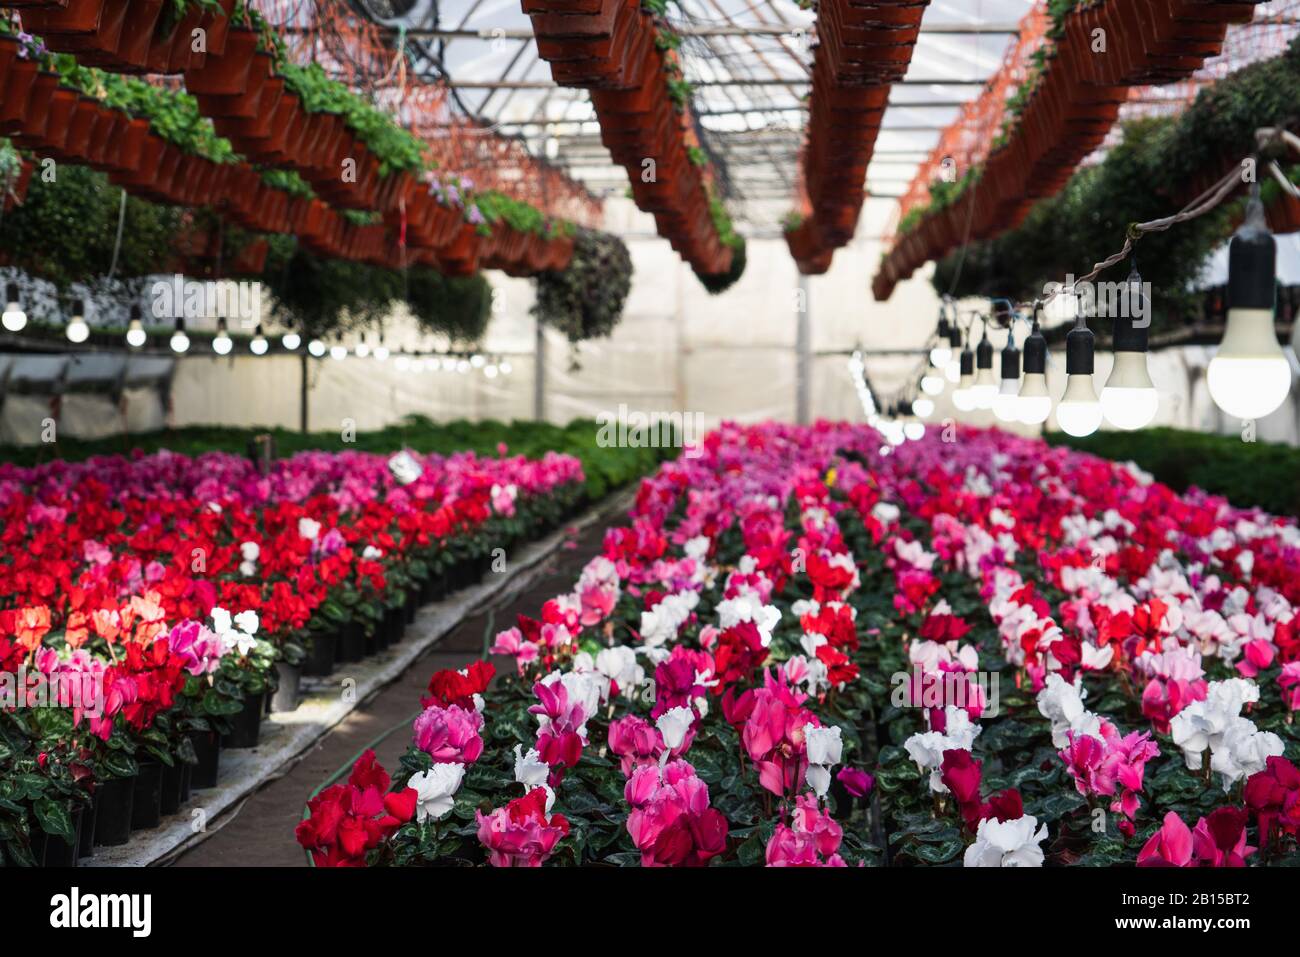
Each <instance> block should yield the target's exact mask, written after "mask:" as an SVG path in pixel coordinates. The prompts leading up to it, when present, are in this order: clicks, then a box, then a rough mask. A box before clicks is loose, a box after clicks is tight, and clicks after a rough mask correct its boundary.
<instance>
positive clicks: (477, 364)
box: [469, 352, 487, 369]
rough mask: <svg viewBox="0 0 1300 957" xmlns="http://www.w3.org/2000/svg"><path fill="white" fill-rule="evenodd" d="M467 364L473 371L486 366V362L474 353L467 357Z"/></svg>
mask: <svg viewBox="0 0 1300 957" xmlns="http://www.w3.org/2000/svg"><path fill="white" fill-rule="evenodd" d="M469 364H470V365H471V366H473V367H474V368H475V369H482V368H483V367H484V366H485V365H487V360H486V359H484V358H483V357H482V356H481V355H479V354H478V353H477V352H476V353H474V354H473V355H472V356H470V357H469Z"/></svg>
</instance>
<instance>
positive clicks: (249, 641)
mask: <svg viewBox="0 0 1300 957" xmlns="http://www.w3.org/2000/svg"><path fill="white" fill-rule="evenodd" d="M211 615H212V624H213V630H214V631H215V632H216V633H217V635H218V636H219V637H220V638H221V639H222V641H223V642H224V643H225V645H226V648H227V651H226V653H225V654H224V655H222V657H221V664H220V665H219V666H218V668H217V671H216V674H215V676H214V681H213V685H214V687H216V686H220V687H222V688H223V690H225V691H227V692H228V693H238V694H239V696H240V698H241V699H242V702H243V704H242V706H241V707H240V709H239V711H238V712H236V713H234V714H233V715H232V716H231V721H230V730H229V731H227V732H226V734H225V736H224V737H223V738H222V746H223V747H227V748H254V747H257V742H258V740H259V738H260V736H261V725H262V709H263V704H264V699H265V697H266V694H267V692H269V691H273V690H274V678H273V677H272V676H273V675H274V674H275V656H276V649H275V646H274V645H272V644H271V643H270V642H269V641H266V640H265V639H263V638H258V637H256V635H257V630H258V619H257V613H256V612H253V611H243V612H240V613H239V614H237V615H233V616H232V615H231V614H230V613H229V612H228V611H226V610H225V609H223V608H214V609H212V612H211Z"/></svg>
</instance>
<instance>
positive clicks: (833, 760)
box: [297, 423, 1300, 866]
mask: <svg viewBox="0 0 1300 957" xmlns="http://www.w3.org/2000/svg"><path fill="white" fill-rule="evenodd" d="M955 439H956V441H955V442H946V441H944V440H943V438H942V437H940V436H938V435H935V434H933V433H932V434H931V436H929V437H927V438H925V439H923V440H921V441H919V442H911V443H907V444H905V445H902V446H900V447H891V446H887V445H886V446H882V444H881V439H880V437H879V436H878V434H876V433H875V432H874V431H873V430H871V429H869V428H867V427H862V426H850V425H835V424H829V423H819V424H818V425H816V426H814V427H811V428H802V427H792V426H781V425H771V424H768V425H760V426H755V427H749V428H742V427H739V426H733V425H729V426H726V427H724V428H723V429H722V430H721V431H719V432H716V433H713V434H711V435H710V436H708V438H707V439H706V440H705V443H704V449H703V452H702V454H701V455H700V456H699V457H697V458H682V459H680V460H678V461H675V462H671V463H668V464H665V465H664V466H662V467H661V468H660V469H659V471H658V472H657V473H656V475H654V476H653V477H652V478H649V479H646V480H644V481H643V482H642V485H641V487H640V490H639V493H638V496H637V501H636V505H635V507H634V509H633V511H632V514H631V524H630V526H628V527H621V528H613V529H610V530H609V531H608V532H607V534H606V537H605V542H604V548H603V552H602V554H601V555H599V556H597V557H595V558H593V559H592V560H591V561H590V562H589V563H588V564H587V565H586V567H585V568H584V570H583V572H582V574H581V577H580V579H579V581H578V582H577V583H576V584H575V587H574V589H573V591H572V592H569V593H567V594H564V595H560V596H557V597H556V598H554V599H552V600H550V601H548V602H547V603H546V604H545V605H544V606H543V608H542V609H541V610H540V612H539V615H538V617H537V618H536V619H533V618H528V617H523V616H521V617H520V619H519V621H518V623H517V625H516V626H515V627H512V628H509V629H507V630H505V631H502V632H501V633H499V634H498V635H497V637H496V640H495V644H494V645H493V647H492V653H493V655H494V656H504V657H495V658H494V659H493V660H492V661H489V662H482V663H479V664H476V665H474V666H473V667H471V668H468V669H466V670H464V671H461V672H454V671H443V672H438V673H437V674H435V675H433V676H432V679H431V680H430V683H429V686H428V693H427V696H426V697H425V698H424V699H423V701H422V704H423V705H424V708H425V710H424V711H423V712H422V713H421V715H420V716H419V718H418V719H417V720H416V722H415V725H414V727H413V735H412V743H411V745H410V747H409V748H408V750H407V752H406V753H405V755H404V756H403V758H402V759H401V765H400V767H399V768H397V769H395V770H394V773H393V776H392V779H391V780H390V777H389V774H388V772H387V771H385V770H384V769H382V768H380V767H378V765H377V764H376V763H375V761H374V755H373V754H366V755H365V756H363V757H362V759H361V760H360V761H358V763H357V765H356V767H355V768H354V769H353V772H352V775H351V777H350V778H349V779H348V781H347V783H345V784H338V785H334V786H332V787H330V788H327V789H325V790H324V791H322V792H321V793H320V794H319V795H317V796H316V797H314V798H313V799H312V802H311V805H310V807H309V811H310V813H309V815H308V816H307V817H306V819H305V820H304V822H303V823H302V824H301V825H300V826H299V828H298V833H297V836H298V840H299V842H300V843H301V844H302V845H303V846H304V847H306V848H307V849H308V850H309V851H310V853H311V855H312V857H313V860H314V861H315V862H316V863H317V864H318V865H341V864H346V865H361V864H372V865H374V864H429V863H434V862H438V863H452V864H483V863H490V864H492V865H495V866H507V865H528V866H536V865H539V864H542V863H548V862H549V863H555V864H576V863H582V864H591V863H605V864H616V865H636V864H641V865H643V866H658V865H670V866H671V865H681V866H691V865H718V864H741V865H745V864H761V863H764V862H766V863H767V864H768V865H771V866H843V865H846V864H847V865H859V864H865V865H883V864H892V865H920V864H950V863H951V864H955V863H958V862H961V863H964V864H965V865H966V866H1037V865H1041V864H1044V863H1050V864H1072V863H1084V864H1133V863H1137V864H1139V865H1173V866H1241V865H1243V864H1249V865H1255V864H1260V863H1270V864H1271V863H1291V864H1294V863H1296V860H1297V847H1296V837H1297V834H1298V833H1300V814H1298V813H1297V808H1300V771H1298V770H1297V769H1296V767H1295V765H1294V764H1293V763H1292V762H1293V761H1294V760H1295V759H1296V758H1297V757H1298V756H1300V733H1297V731H1296V730H1295V726H1294V724H1292V723H1291V712H1292V709H1294V708H1295V707H1297V706H1300V695H1298V694H1297V691H1298V690H1300V622H1297V619H1296V618H1295V617H1294V614H1293V606H1294V605H1295V604H1296V603H1297V602H1300V530H1298V529H1297V527H1296V525H1295V523H1294V522H1292V521H1290V520H1282V519H1276V518H1273V517H1270V516H1268V515H1266V514H1264V513H1262V512H1259V511H1255V510H1241V509H1235V508H1233V507H1231V506H1229V505H1228V504H1227V503H1226V502H1224V501H1223V500H1222V499H1218V498H1215V497H1212V496H1207V495H1204V494H1202V493H1199V492H1190V493H1188V494H1185V495H1181V496H1180V495H1178V494H1176V493H1174V492H1173V491H1171V490H1170V489H1168V488H1166V487H1165V486H1162V485H1160V484H1158V483H1155V482H1153V481H1151V480H1150V478H1149V477H1148V476H1144V475H1142V474H1141V473H1138V472H1136V471H1133V470H1131V469H1129V468H1128V467H1124V466H1119V465H1115V464H1113V463H1109V462H1105V461H1102V460H1099V459H1096V458H1093V457H1091V456H1088V455H1084V454H1080V453H1076V452H1071V451H1068V450H1065V449H1053V448H1049V447H1048V446H1046V445H1045V444H1043V443H1041V442H1039V441H1032V440H1026V439H1022V438H1018V437H1013V436H1009V435H1006V434H1004V433H1000V432H996V431H988V432H982V431H976V430H969V429H963V430H961V431H960V432H958V433H957V434H956V436H955ZM496 664H501V668H500V670H501V672H502V674H500V676H499V677H497V678H496V680H493V679H494V675H495V673H496V671H497V668H496V667H495V665H496Z"/></svg>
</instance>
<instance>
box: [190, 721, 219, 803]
mask: <svg viewBox="0 0 1300 957" xmlns="http://www.w3.org/2000/svg"><path fill="white" fill-rule="evenodd" d="M190 743H192V744H193V745H194V753H195V754H196V755H197V756H198V759H199V763H198V764H196V765H194V769H193V770H192V771H191V772H190V787H191V788H194V789H197V788H213V787H216V786H217V770H218V768H220V766H221V739H220V738H218V737H217V732H215V731H191V732H190Z"/></svg>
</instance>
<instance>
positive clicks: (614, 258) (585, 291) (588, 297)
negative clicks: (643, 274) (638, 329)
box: [533, 229, 632, 342]
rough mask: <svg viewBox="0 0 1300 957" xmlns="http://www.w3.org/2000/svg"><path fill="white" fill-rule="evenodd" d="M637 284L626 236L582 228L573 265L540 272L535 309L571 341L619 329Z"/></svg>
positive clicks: (607, 333)
mask: <svg viewBox="0 0 1300 957" xmlns="http://www.w3.org/2000/svg"><path fill="white" fill-rule="evenodd" d="M631 288H632V257H631V255H630V254H629V253H628V251H627V246H625V245H624V244H623V240H621V239H619V238H618V237H617V236H611V235H610V234H609V233H602V232H596V231H594V230H588V229H579V230H578V231H577V235H576V236H575V238H574V245H573V259H572V260H570V262H569V265H568V268H566V269H563V270H561V271H559V272H544V273H541V274H540V275H538V277H537V302H536V304H535V305H534V306H533V314H534V315H535V316H537V317H538V319H539V320H540V321H542V322H544V323H546V324H547V325H549V326H552V327H554V328H556V329H559V330H560V331H561V332H563V333H564V334H565V335H566V336H568V338H569V341H570V342H581V341H583V340H584V339H592V338H596V337H598V336H607V335H609V334H610V333H611V332H613V331H614V327H615V326H617V325H618V323H619V320H620V319H622V318H623V305H624V303H625V302H626V301H627V294H628V291H629V290H630V289H631Z"/></svg>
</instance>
